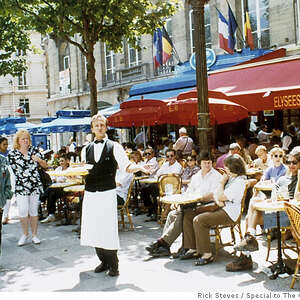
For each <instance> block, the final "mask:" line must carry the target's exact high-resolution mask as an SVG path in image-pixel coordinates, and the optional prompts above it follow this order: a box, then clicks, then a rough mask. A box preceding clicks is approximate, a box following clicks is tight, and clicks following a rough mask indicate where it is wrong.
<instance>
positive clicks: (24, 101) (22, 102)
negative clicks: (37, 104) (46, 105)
mask: <svg viewBox="0 0 300 300" xmlns="http://www.w3.org/2000/svg"><path fill="white" fill-rule="evenodd" d="M19 107H23V109H24V114H25V115H29V114H30V111H29V99H28V98H26V99H19Z"/></svg>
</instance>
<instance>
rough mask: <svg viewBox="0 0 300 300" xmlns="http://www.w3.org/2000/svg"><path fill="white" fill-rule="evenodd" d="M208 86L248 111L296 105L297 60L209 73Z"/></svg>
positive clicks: (299, 99) (299, 91) (299, 87)
mask: <svg viewBox="0 0 300 300" xmlns="http://www.w3.org/2000/svg"><path fill="white" fill-rule="evenodd" d="M208 88H209V89H210V90H217V91H222V92H223V93H225V94H226V95H227V96H228V97H229V99H230V100H231V101H233V102H236V103H238V104H241V105H242V106H245V107H246V108H247V109H248V110H249V111H250V112H254V111H261V110H277V109H296V108H300V59H299V58H298V59H294V58H293V59H286V60H284V61H278V62H277V61H276V62H274V61H273V62H271V63H270V61H267V62H264V63H262V64H260V65H254V66H244V67H240V68H238V69H233V70H228V71H224V72H217V73H213V74H210V75H209V77H208Z"/></svg>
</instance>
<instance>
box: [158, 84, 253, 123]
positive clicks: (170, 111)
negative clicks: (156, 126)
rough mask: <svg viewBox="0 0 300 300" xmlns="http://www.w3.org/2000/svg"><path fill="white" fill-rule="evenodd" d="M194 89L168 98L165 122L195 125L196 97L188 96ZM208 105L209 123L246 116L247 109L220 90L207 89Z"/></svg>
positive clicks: (228, 120) (227, 121)
mask: <svg viewBox="0 0 300 300" xmlns="http://www.w3.org/2000/svg"><path fill="white" fill-rule="evenodd" d="M195 92H196V91H195V90H192V91H190V92H184V93H180V94H179V95H178V97H177V100H170V101H168V104H167V105H166V108H167V110H166V113H165V114H164V116H163V118H164V120H165V121H166V123H169V124H180V125H197V124H198V118H197V112H198V99H197V98H193V97H190V94H192V93H193V94H195ZM208 106H209V115H210V123H211V125H216V124H225V123H231V122H237V121H240V120H242V119H245V118H248V110H247V109H246V108H245V107H243V106H241V105H239V104H237V103H234V102H231V101H228V100H227V97H226V96H225V95H224V94H223V93H221V92H213V91H208Z"/></svg>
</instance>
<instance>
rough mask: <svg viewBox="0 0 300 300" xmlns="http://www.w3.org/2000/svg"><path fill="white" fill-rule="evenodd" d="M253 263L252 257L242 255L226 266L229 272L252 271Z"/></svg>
mask: <svg viewBox="0 0 300 300" xmlns="http://www.w3.org/2000/svg"><path fill="white" fill-rule="evenodd" d="M252 268H253V262H252V258H251V256H249V257H247V256H246V255H243V254H241V256H239V257H237V258H236V259H235V260H234V261H233V262H231V263H229V264H227V265H226V271H227V272H238V271H246V270H252Z"/></svg>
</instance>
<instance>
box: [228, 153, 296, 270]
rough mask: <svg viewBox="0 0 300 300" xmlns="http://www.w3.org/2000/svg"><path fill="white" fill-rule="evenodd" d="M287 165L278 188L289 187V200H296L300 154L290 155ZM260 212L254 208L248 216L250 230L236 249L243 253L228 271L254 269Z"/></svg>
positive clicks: (260, 221)
mask: <svg viewBox="0 0 300 300" xmlns="http://www.w3.org/2000/svg"><path fill="white" fill-rule="evenodd" d="M286 164H287V165H288V167H289V175H286V176H282V177H280V178H279V180H278V181H277V186H278V188H279V189H280V188H282V187H284V186H287V188H288V193H289V198H290V199H293V198H294V193H295V189H296V185H297V181H298V170H299V169H300V154H299V153H298V154H295V155H291V154H290V155H288V160H287V162H286ZM257 213H258V211H257V210H255V209H254V208H252V210H251V211H250V212H249V214H248V216H247V220H248V228H246V234H245V236H244V239H243V240H242V241H241V243H240V244H239V245H238V246H236V247H235V249H236V250H237V251H242V252H241V255H240V256H239V257H238V258H237V259H236V260H234V261H233V262H231V263H230V264H228V265H227V266H226V271H229V272H235V271H242V270H249V269H252V259H251V256H250V254H249V252H253V251H257V250H258V243H257V240H256V238H255V234H256V226H257V225H259V224H261V225H262V224H263V215H262V214H259V215H257Z"/></svg>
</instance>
